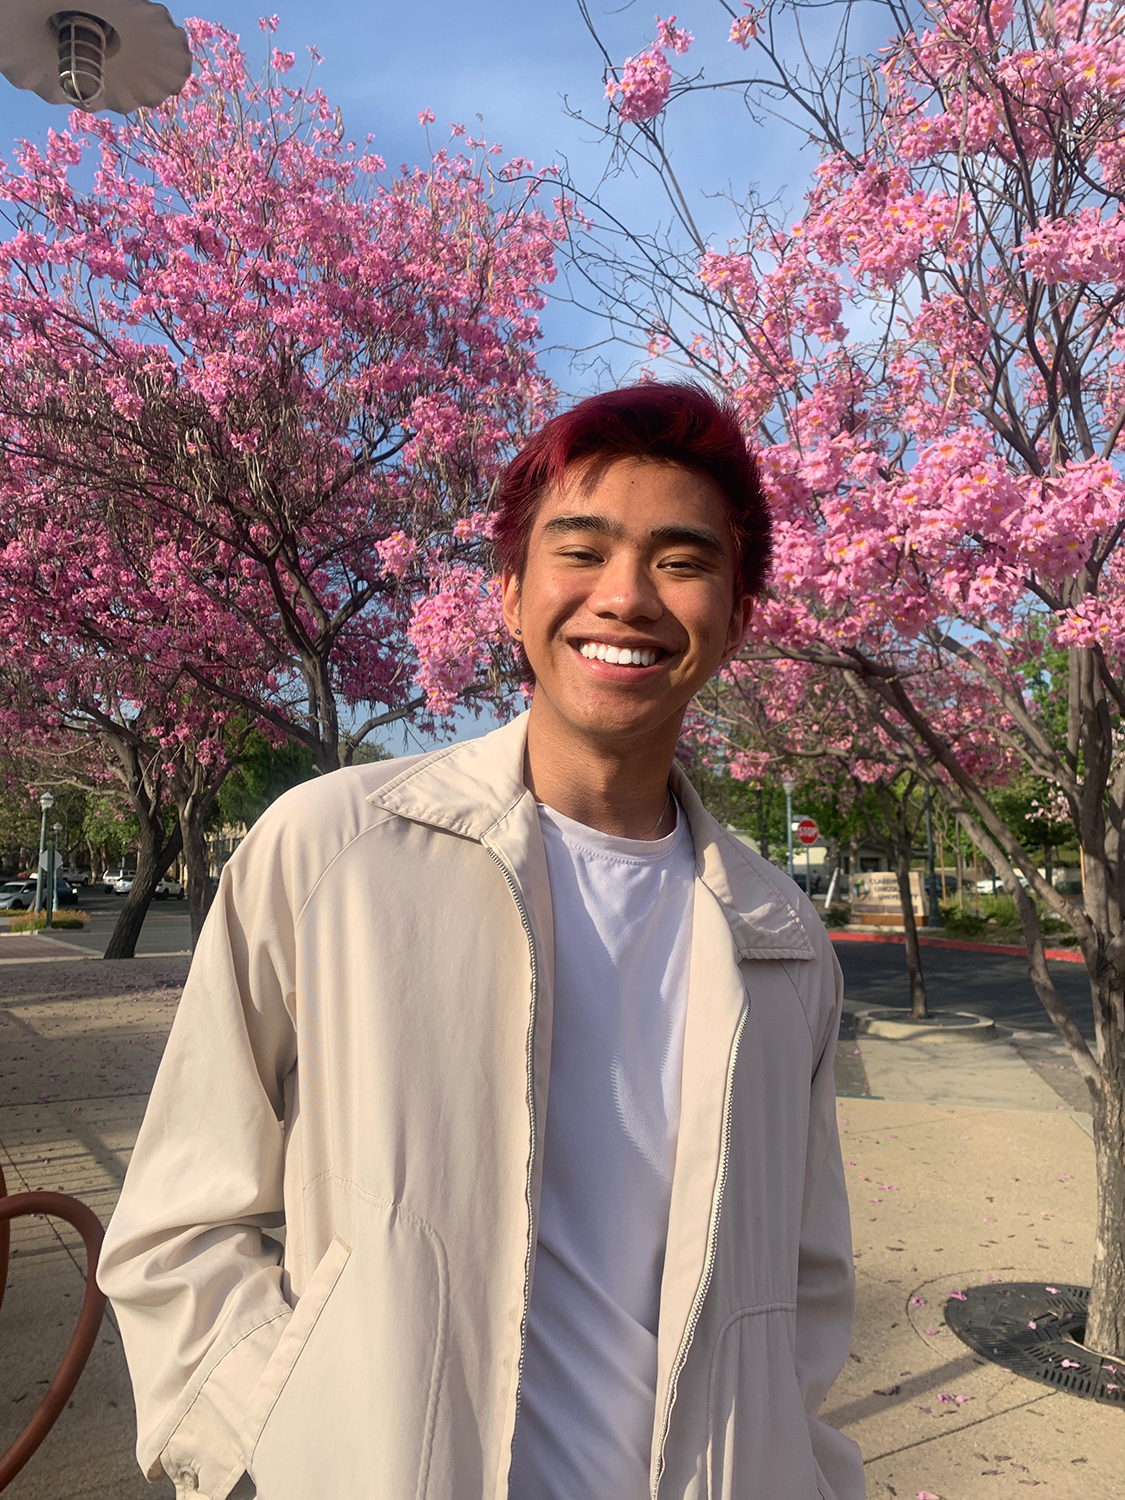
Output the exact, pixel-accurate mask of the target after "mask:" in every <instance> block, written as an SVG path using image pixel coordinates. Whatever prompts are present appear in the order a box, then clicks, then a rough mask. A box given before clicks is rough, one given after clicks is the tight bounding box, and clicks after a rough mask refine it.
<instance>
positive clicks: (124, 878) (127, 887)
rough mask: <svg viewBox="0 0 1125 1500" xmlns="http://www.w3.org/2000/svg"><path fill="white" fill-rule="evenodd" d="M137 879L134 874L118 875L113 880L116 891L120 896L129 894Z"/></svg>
mask: <svg viewBox="0 0 1125 1500" xmlns="http://www.w3.org/2000/svg"><path fill="white" fill-rule="evenodd" d="M135 879H136V877H135V876H134V875H132V874H129V875H118V877H117V879H116V880H115V881H114V882H113V889H114V891H115V892H116V893H117V895H119V896H127V895H128V894H129V892H130V891H131V890H132V889H133V881H134V880H135Z"/></svg>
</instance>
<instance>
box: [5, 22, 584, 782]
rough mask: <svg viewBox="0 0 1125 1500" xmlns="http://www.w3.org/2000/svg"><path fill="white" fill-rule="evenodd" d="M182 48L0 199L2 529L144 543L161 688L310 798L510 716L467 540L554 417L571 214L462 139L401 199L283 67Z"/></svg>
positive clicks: (489, 605)
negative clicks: (321, 779) (426, 731)
mask: <svg viewBox="0 0 1125 1500" xmlns="http://www.w3.org/2000/svg"><path fill="white" fill-rule="evenodd" d="M272 24H273V23H272V22H264V23H263V26H264V27H265V29H267V30H268V29H270V28H271V27H272ZM189 30H190V34H191V40H192V46H193V51H194V53H195V71H194V73H193V76H192V78H191V79H190V80H189V82H188V84H187V85H186V86H185V88H184V90H183V92H182V93H181V94H180V95H179V96H178V97H177V98H176V99H174V100H171V101H169V102H168V104H166V105H164V106H162V107H161V108H160V109H157V110H151V111H140V112H138V114H137V115H136V116H134V117H130V118H129V119H127V120H126V121H124V122H123V123H122V122H119V121H111V120H109V119H104V118H96V119H95V118H89V117H85V116H79V115H75V116H72V117H71V123H70V128H69V130H66V131H62V132H57V133H55V132H52V133H51V134H50V136H49V139H48V141H47V144H46V146H45V147H44V148H42V149H40V148H37V147H35V146H33V145H31V144H29V143H27V142H24V143H23V144H22V145H21V146H20V147H19V148H18V150H17V152H16V157H15V164H14V165H13V166H11V167H4V168H3V170H2V172H0V198H3V199H4V200H6V201H7V202H8V203H9V204H10V205H11V210H10V215H9V217H10V220H11V226H12V227H11V233H10V235H9V237H8V239H7V240H6V242H5V243H3V244H2V245H0V270H2V272H3V275H2V277H0V319H2V320H3V328H4V333H5V339H6V358H5V361H4V364H3V367H2V369H0V457H2V461H3V467H4V472H3V488H4V497H5V502H6V508H7V509H8V511H9V513H10V514H11V515H12V516H13V517H18V515H19V513H20V512H21V510H22V509H23V508H24V507H25V505H26V504H27V501H28V497H30V496H39V497H42V498H43V499H44V500H48V501H49V504H50V506H51V507H52V508H53V509H55V510H56V511H57V512H58V513H59V514H62V515H65V516H67V517H70V518H74V519H75V520H80V521H81V522H82V523H83V524H87V523H89V524H92V525H96V526H98V527H101V528H102V529H103V530H104V533H105V535H106V537H107V538H109V539H110V542H109V545H111V547H113V548H114V549H115V551H116V553H117V555H119V556H121V557H126V558H127V557H128V556H129V553H130V547H131V546H132V545H133V543H132V540H131V539H133V538H136V537H138V536H147V537H148V538H149V540H148V541H146V542H143V543H142V544H141V546H142V547H143V548H144V549H145V554H144V556H143V557H139V558H138V562H139V567H138V578H139V579H140V580H141V581H142V582H143V583H145V586H147V581H146V580H147V575H148V573H149V571H150V569H151V567H153V566H155V567H157V568H158V570H159V571H160V572H161V574H162V578H161V580H160V589H161V591H162V593H163V596H164V599H165V601H166V612H165V617H164V633H163V636H162V638H160V639H157V636H158V635H159V633H160V632H159V629H158V622H157V620H156V617H155V616H153V617H152V620H151V622H150V623H148V624H146V627H145V628H146V630H148V632H149V636H148V640H147V643H146V650H147V651H148V652H149V653H150V658H152V659H155V658H157V657H167V658H174V659H175V661H176V663H177V667H178V670H179V671H180V673H181V674H183V676H184V677H186V678H188V679H190V680H191V681H192V682H194V683H195V685H196V687H197V688H198V689H199V692H200V694H201V695H202V696H203V697H204V698H210V699H211V700H213V701H219V700H222V701H223V702H225V703H226V704H227V705H228V707H230V706H233V707H235V708H237V709H238V710H239V711H240V712H242V713H243V714H245V715H247V716H249V717H251V718H254V719H256V720H257V721H258V722H260V723H261V724H262V725H264V726H267V727H268V729H269V730H270V731H271V732H272V733H274V734H277V735H282V736H290V737H293V738H296V739H298V740H299V741H301V742H302V743H304V744H305V745H307V746H308V748H309V750H310V751H311V753H312V755H313V758H314V763H315V764H316V766H317V767H318V769H319V770H321V771H327V770H331V769H333V768H335V767H336V766H338V765H340V764H345V763H347V762H348V761H349V760H350V759H351V756H352V754H353V753H354V751H355V748H356V747H357V746H358V745H359V744H360V743H361V742H362V741H363V739H364V738H365V737H366V736H367V735H368V734H370V733H372V732H373V731H375V730H376V729H378V728H379V727H380V726H381V725H385V724H387V723H389V722H390V721H392V720H394V719H397V718H402V717H405V716H408V715H417V714H419V713H422V714H424V715H428V716H429V720H430V721H431V722H432V718H433V716H434V715H435V714H436V715H442V714H448V713H450V712H452V711H453V709H454V708H456V707H457V706H458V705H462V704H466V703H468V704H470V705H471V704H473V703H480V702H484V701H489V700H495V699H496V698H497V697H498V696H503V695H504V694H505V693H507V692H510V691H511V687H512V685H513V684H512V682H511V680H510V676H511V674H510V671H509V670H508V668H509V663H508V661H507V659H506V658H505V657H504V656H503V655H502V654H500V653H499V652H498V650H497V648H495V647H494V645H493V643H492V634H491V625H492V621H493V614H494V601H493V599H492V595H491V592H490V589H489V584H488V577H487V574H486V573H485V572H484V571H483V563H484V559H485V556H486V553H487V538H486V536H485V534H484V533H485V530H486V526H485V520H484V517H485V512H486V511H487V505H488V499H489V495H490V491H491V486H492V483H493V480H494V479H495V476H496V474H497V472H498V470H499V468H500V467H501V466H502V463H503V461H504V458H505V456H506V454H507V453H508V451H509V450H510V448H511V446H512V444H513V443H514V442H517V441H518V440H519V438H520V437H521V435H522V434H523V433H525V432H526V431H527V430H529V428H530V427H531V426H532V425H533V424H534V423H535V422H536V421H538V420H539V418H540V416H541V415H542V413H543V412H544V410H545V409H546V408H547V406H548V404H549V402H550V400H551V395H552V392H551V388H550V385H549V383H548V382H547V380H546V379H545V378H544V376H543V375H542V374H541V373H540V371H539V369H538V367H537V364H536V358H535V345H536V341H537V339H538V337H539V334H538V326H537V314H538V311H539V309H540V308H541V307H542V305H543V300H544V287H545V285H546V284H547V283H548V282H549V281H550V280H551V278H552V275H553V255H554V251H555V248H556V245H557V243H558V241H559V240H560V238H561V237H562V236H563V235H564V233H565V232H566V217H567V215H566V210H565V205H562V204H559V205H558V211H557V212H555V211H552V210H551V209H550V208H549V207H547V208H543V207H540V206H538V195H539V193H540V189H541V188H542V186H543V184H544V181H545V174H543V173H538V172H536V171H535V170H534V169H533V167H532V166H531V164H530V163H529V162H526V161H523V160H520V159H516V160H513V161H509V162H506V163H503V162H501V161H499V160H498V159H497V152H498V149H499V148H497V147H494V146H488V145H486V144H485V143H484V142H481V141H471V140H466V139H463V136H464V132H463V131H461V130H460V129H459V128H455V129H454V131H453V136H454V139H453V141H452V143H451V144H450V145H449V146H447V147H441V148H439V149H437V150H435V151H433V152H432V155H431V159H430V160H429V161H428V162H427V164H426V165H425V166H423V167H418V168H414V169H409V168H405V167H404V168H403V169H402V170H401V171H400V172H399V173H398V174H397V175H395V176H389V175H388V174H387V172H386V170H385V168H384V164H383V162H382V161H381V160H380V159H379V158H378V157H377V156H376V155H375V154H374V152H373V151H372V150H371V149H370V148H362V149H357V148H356V147H355V146H354V145H353V144H352V143H351V142H349V141H347V139H346V138H345V134H344V130H343V126H342V123H341V121H340V118H339V115H338V112H336V111H334V110H333V109H332V108H331V107H330V105H329V103H328V101H327V100H326V99H325V97H324V96H323V94H322V93H320V92H319V91H318V90H316V89H315V88H312V87H309V86H291V85H290V83H289V82H288V75H289V72H290V70H291V68H292V64H293V58H292V56H291V55H288V54H282V53H280V52H278V51H276V50H275V51H274V52H273V53H272V56H271V60H270V63H269V65H268V67H267V68H266V70H265V72H264V74H263V76H262V77H261V78H260V79H258V80H254V79H251V78H250V77H249V75H248V73H247V69H246V62H245V57H244V55H243V52H242V50H241V48H240V46H239V44H238V41H237V38H235V37H233V36H232V35H231V34H230V33H228V32H226V31H224V30H223V29H222V28H221V27H217V26H212V25H210V24H209V23H205V22H202V21H196V22H191V23H189ZM432 119H433V116H432V113H430V112H428V111H427V112H425V113H424V114H423V116H422V123H423V124H425V125H427V126H428V125H429V124H430V123H431V122H432ZM85 183H89V184H90V185H88V186H87V185H83V184H85ZM13 524H14V525H15V528H16V531H17V532H19V524H18V520H17V521H14V522H13ZM21 540H22V542H23V543H24V544H25V545H27V546H29V547H33V546H34V540H33V539H32V538H29V537H27V536H26V535H21ZM134 556H136V554H135V553H134ZM117 610H118V614H119V615H120V616H121V617H122V618H123V619H125V618H128V616H129V613H130V604H129V600H128V597H127V596H126V597H123V598H122V599H121V600H120V602H119V604H118V606H117Z"/></svg>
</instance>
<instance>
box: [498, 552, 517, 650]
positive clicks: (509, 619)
mask: <svg viewBox="0 0 1125 1500" xmlns="http://www.w3.org/2000/svg"><path fill="white" fill-rule="evenodd" d="M500 599H501V602H502V605H503V614H504V628H505V629H506V630H507V632H508V634H509V635H510V636H512V637H513V638H515V637H517V636H518V635H519V625H520V604H521V599H520V581H519V578H518V577H517V576H516V574H515V573H514V572H513V571H512V569H511V568H505V569H504V570H503V571H502V573H501V574H500Z"/></svg>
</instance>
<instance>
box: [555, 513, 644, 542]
mask: <svg viewBox="0 0 1125 1500" xmlns="http://www.w3.org/2000/svg"><path fill="white" fill-rule="evenodd" d="M572 531H593V532H596V533H597V534H598V535H599V536H611V537H613V539H614V540H615V541H616V540H617V539H618V538H620V537H622V536H624V535H625V528H624V526H622V525H621V523H620V522H619V521H611V520H610V519H609V517H608V516H554V517H553V518H552V519H551V520H550V521H548V522H547V523H546V525H545V526H544V527H543V535H544V536H566V535H567V534H568V533H569V532H572Z"/></svg>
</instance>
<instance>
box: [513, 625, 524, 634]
mask: <svg viewBox="0 0 1125 1500" xmlns="http://www.w3.org/2000/svg"><path fill="white" fill-rule="evenodd" d="M512 634H513V635H523V631H522V630H521V629H520V627H519V626H518V625H517V626H516V628H515V630H513V631H512Z"/></svg>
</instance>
